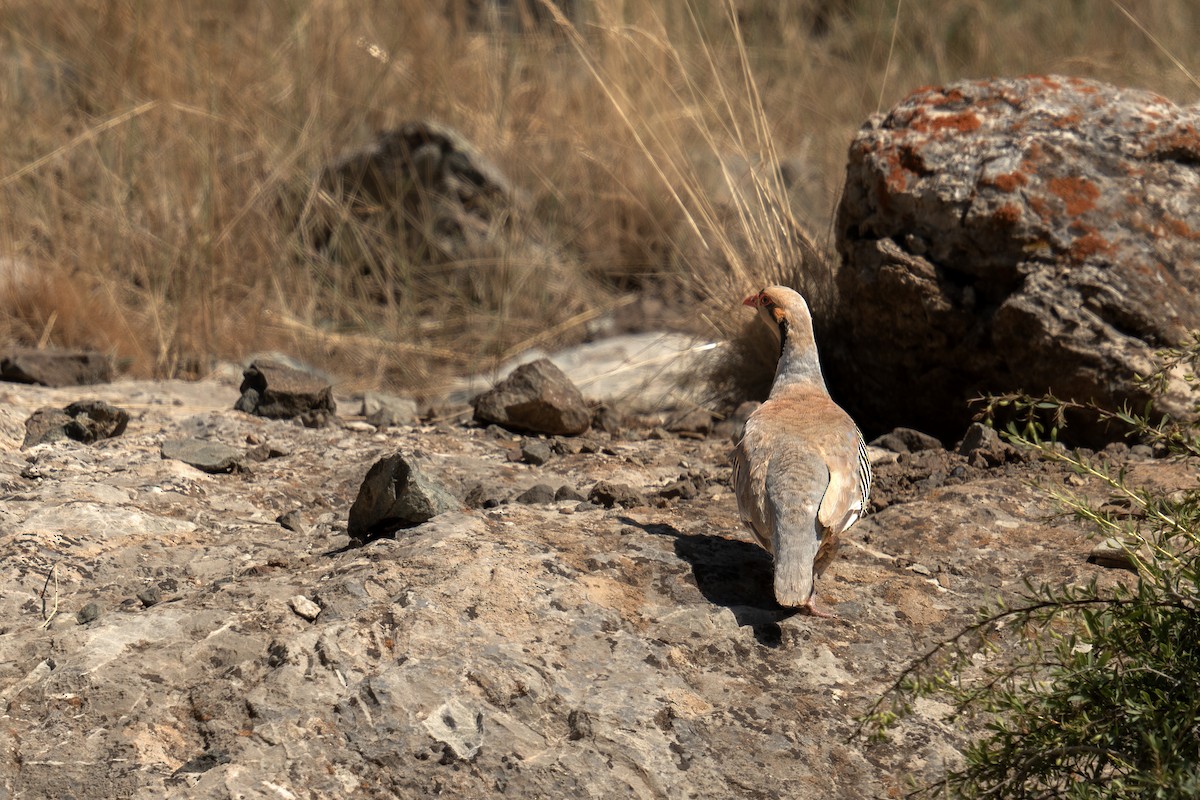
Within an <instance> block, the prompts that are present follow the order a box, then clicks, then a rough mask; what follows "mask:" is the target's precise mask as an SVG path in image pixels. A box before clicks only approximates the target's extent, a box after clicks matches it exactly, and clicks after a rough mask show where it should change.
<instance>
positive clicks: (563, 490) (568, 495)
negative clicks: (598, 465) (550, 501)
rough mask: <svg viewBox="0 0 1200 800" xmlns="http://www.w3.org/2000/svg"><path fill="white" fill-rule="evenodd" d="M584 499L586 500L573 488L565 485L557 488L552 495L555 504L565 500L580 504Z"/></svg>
mask: <svg viewBox="0 0 1200 800" xmlns="http://www.w3.org/2000/svg"><path fill="white" fill-rule="evenodd" d="M586 499H587V498H586V497H584V496H583V495H581V494H580V493H579V492H577V491H575V487H574V486H568V485H567V484H565V483H564V484H563V485H562V486H560V487H558V490H557V491H556V492H555V493H554V500H555V502H563V501H565V500H570V501H574V502H580V501H582V500H586Z"/></svg>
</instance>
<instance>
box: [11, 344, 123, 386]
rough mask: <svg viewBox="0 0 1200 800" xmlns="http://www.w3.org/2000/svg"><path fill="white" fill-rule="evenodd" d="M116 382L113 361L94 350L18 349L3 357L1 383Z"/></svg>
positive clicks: (49, 384)
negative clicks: (113, 380) (114, 380)
mask: <svg viewBox="0 0 1200 800" xmlns="http://www.w3.org/2000/svg"><path fill="white" fill-rule="evenodd" d="M112 379H113V364H112V359H111V358H109V357H108V356H106V355H104V354H102V353H97V352H94V351H75V350H35V349H33V348H17V349H12V350H8V351H7V352H5V353H4V354H3V355H0V381H11V382H13V383H36V384H38V385H40V386H85V385H89V384H95V383H109V382H110V381H112Z"/></svg>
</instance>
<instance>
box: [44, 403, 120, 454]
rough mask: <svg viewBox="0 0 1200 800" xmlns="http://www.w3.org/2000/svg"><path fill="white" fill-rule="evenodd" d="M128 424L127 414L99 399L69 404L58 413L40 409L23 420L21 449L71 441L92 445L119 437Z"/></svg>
mask: <svg viewBox="0 0 1200 800" xmlns="http://www.w3.org/2000/svg"><path fill="white" fill-rule="evenodd" d="M128 423H129V412H127V411H125V410H124V409H120V408H117V407H116V406H110V405H109V404H108V403H104V402H101V401H100V400H83V401H79V402H75V403H71V404H70V405H69V406H67V407H66V408H65V409H62V410H61V411H60V410H59V409H56V408H50V407H45V408H39V409H38V410H37V411H35V412H34V413H33V414H32V415H31V416H30V417H29V419H27V420H25V441H24V442H22V443H21V449H22V450H24V449H27V448H30V447H33V446H34V445H37V444H42V443H43V442H55V441H58V440H60V439H74V440H75V441H77V442H83V443H84V444H92V443H93V442H96V441H98V440H100V439H108V438H111V437H113V436H120V435H121V434H122V433H124V432H125V426H126V425H127V424H128Z"/></svg>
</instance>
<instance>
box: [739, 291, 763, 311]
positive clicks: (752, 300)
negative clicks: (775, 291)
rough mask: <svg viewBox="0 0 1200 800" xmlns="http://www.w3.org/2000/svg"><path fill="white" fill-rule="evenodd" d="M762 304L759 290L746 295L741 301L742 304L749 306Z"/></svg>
mask: <svg viewBox="0 0 1200 800" xmlns="http://www.w3.org/2000/svg"><path fill="white" fill-rule="evenodd" d="M762 304H763V296H762V292H759V293H758V294H752V295H750V296H749V297H747V298H746V299H745V300H743V301H742V305H744V306H750V307H751V308H760V307H762Z"/></svg>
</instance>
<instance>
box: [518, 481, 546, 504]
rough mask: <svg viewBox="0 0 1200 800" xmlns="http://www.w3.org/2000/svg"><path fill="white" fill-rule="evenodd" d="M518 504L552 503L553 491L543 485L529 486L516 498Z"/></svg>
mask: <svg viewBox="0 0 1200 800" xmlns="http://www.w3.org/2000/svg"><path fill="white" fill-rule="evenodd" d="M516 501H517V502H518V503H523V504H525V505H545V504H547V503H553V502H554V490H553V489H551V488H550V487H549V486H547V485H546V484H544V483H539V484H537V485H535V486H531V487H529V488H528V489H526V490H525V491H523V492H521V493H520V494H519V495H517V497H516Z"/></svg>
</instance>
